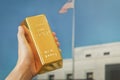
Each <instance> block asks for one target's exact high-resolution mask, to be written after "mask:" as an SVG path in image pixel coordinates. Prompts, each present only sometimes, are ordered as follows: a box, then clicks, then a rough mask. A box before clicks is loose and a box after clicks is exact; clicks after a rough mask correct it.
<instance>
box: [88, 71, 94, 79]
mask: <svg viewBox="0 0 120 80" xmlns="http://www.w3.org/2000/svg"><path fill="white" fill-rule="evenodd" d="M87 80H94V79H93V72H88V73H87Z"/></svg>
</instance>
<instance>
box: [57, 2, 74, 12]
mask: <svg viewBox="0 0 120 80" xmlns="http://www.w3.org/2000/svg"><path fill="white" fill-rule="evenodd" d="M71 8H74V0H68V1H67V2H66V3H65V4H64V5H63V6H62V8H61V9H60V10H59V13H66V12H67V11H68V9H71Z"/></svg>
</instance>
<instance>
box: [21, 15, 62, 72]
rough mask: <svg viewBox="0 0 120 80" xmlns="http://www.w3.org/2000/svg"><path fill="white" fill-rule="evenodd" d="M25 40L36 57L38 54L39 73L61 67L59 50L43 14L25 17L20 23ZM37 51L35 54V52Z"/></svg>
mask: <svg viewBox="0 0 120 80" xmlns="http://www.w3.org/2000/svg"><path fill="white" fill-rule="evenodd" d="M21 25H22V26H23V27H24V29H25V32H26V36H27V40H28V42H29V43H30V46H31V47H32V49H33V52H34V54H35V56H36V59H37V57H38V56H39V60H40V65H42V67H41V69H40V71H39V73H45V72H48V71H52V70H55V69H59V68H61V67H62V65H63V64H62V56H61V51H60V50H59V48H58V46H57V45H56V42H55V39H54V37H53V35H52V31H51V29H50V26H49V24H48V21H47V18H46V16H45V15H44V14H41V15H37V16H31V17H27V18H25V20H24V21H23V22H22V23H21ZM36 53H37V54H36Z"/></svg>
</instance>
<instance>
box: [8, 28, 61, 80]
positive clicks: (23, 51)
mask: <svg viewBox="0 0 120 80" xmlns="http://www.w3.org/2000/svg"><path fill="white" fill-rule="evenodd" d="M17 36H18V61H17V64H16V66H15V68H14V69H13V71H12V72H11V73H10V74H9V76H8V77H7V78H6V80H30V79H32V77H34V76H35V75H36V74H37V73H38V72H39V70H40V68H41V65H40V61H39V59H36V56H35V55H36V54H37V53H36V54H34V53H33V51H32V49H31V47H30V45H29V42H28V41H27V39H26V36H25V31H24V29H23V28H22V26H19V28H18V35H17ZM53 36H54V37H55V41H56V44H57V45H58V47H59V45H60V44H59V42H58V39H57V37H56V34H55V33H54V32H53ZM37 58H38V56H37ZM18 76H19V77H18ZM19 78H20V79H19Z"/></svg>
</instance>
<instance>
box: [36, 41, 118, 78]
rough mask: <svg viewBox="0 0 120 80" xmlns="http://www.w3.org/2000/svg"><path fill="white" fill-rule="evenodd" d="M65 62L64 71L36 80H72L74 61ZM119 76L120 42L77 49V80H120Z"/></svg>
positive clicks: (49, 73) (40, 76)
mask: <svg viewBox="0 0 120 80" xmlns="http://www.w3.org/2000/svg"><path fill="white" fill-rule="evenodd" d="M63 62H64V63H63V68H62V69H58V70H55V71H51V72H48V73H46V74H42V75H38V76H37V77H35V80H57V79H59V80H70V78H71V76H72V59H65V60H63ZM119 75H120V42H115V43H109V44H100V45H94V46H87V47H77V48H75V79H77V80H78V79H79V80H120V76H119ZM50 78H51V79H50ZM91 78H93V79H91ZM110 78H111V79H110Z"/></svg>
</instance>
